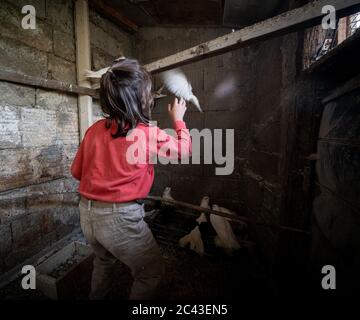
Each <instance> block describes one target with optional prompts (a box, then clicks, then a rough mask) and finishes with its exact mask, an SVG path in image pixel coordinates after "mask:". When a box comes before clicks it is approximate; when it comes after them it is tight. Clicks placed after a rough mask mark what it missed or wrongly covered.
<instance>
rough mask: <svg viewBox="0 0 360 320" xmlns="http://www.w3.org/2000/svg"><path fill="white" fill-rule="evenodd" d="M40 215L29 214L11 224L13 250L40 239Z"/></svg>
mask: <svg viewBox="0 0 360 320" xmlns="http://www.w3.org/2000/svg"><path fill="white" fill-rule="evenodd" d="M40 223H41V215H40V214H36V213H34V214H31V215H27V216H24V217H23V218H21V219H17V220H15V221H13V222H12V223H11V230H12V239H13V250H16V249H19V248H22V247H26V246H28V245H29V244H31V243H32V242H35V241H37V240H39V239H40V238H41V232H40Z"/></svg>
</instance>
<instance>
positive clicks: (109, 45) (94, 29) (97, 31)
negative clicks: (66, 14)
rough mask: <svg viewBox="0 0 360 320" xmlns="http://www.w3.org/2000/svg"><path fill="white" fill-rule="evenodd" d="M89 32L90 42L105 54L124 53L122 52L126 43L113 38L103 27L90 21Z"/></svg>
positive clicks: (119, 54) (116, 54)
mask: <svg viewBox="0 0 360 320" xmlns="http://www.w3.org/2000/svg"><path fill="white" fill-rule="evenodd" d="M90 34H91V37H90V42H91V44H92V45H93V46H95V47H97V48H100V49H102V50H103V51H105V52H106V53H107V54H109V55H111V56H114V57H120V56H122V55H125V53H124V52H125V51H126V48H127V47H128V43H121V42H119V41H115V39H114V38H113V37H112V36H111V35H110V34H108V33H106V32H105V31H104V30H103V29H101V28H99V27H98V26H96V25H94V24H93V23H91V22H90Z"/></svg>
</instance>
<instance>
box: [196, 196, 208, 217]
mask: <svg viewBox="0 0 360 320" xmlns="http://www.w3.org/2000/svg"><path fill="white" fill-rule="evenodd" d="M209 202H210V198H209V197H208V196H204V197H202V199H201V202H200V207H203V208H206V209H210V205H209ZM196 221H197V223H198V224H200V223H201V222H206V221H207V220H206V216H205V214H204V213H203V212H201V215H200V217H199V218H197V219H196Z"/></svg>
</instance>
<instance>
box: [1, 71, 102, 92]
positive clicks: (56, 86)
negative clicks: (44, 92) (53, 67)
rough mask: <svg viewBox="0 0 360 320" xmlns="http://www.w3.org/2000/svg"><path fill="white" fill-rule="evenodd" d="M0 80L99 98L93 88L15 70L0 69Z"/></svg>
mask: <svg viewBox="0 0 360 320" xmlns="http://www.w3.org/2000/svg"><path fill="white" fill-rule="evenodd" d="M0 80H1V81H6V82H11V83H16V84H22V85H26V86H32V87H38V88H44V89H50V90H55V91H60V92H66V93H71V94H86V95H89V96H92V97H94V98H99V94H98V92H97V91H96V90H94V89H91V88H86V87H82V86H78V85H76V84H71V83H66V82H62V81H57V80H50V79H40V78H36V77H31V76H26V75H22V74H18V73H14V72H8V71H2V70H0Z"/></svg>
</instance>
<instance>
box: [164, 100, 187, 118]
mask: <svg viewBox="0 0 360 320" xmlns="http://www.w3.org/2000/svg"><path fill="white" fill-rule="evenodd" d="M168 111H169V117H170V119H171V120H172V121H173V122H174V123H175V121H177V120H181V121H183V118H184V114H185V112H186V102H185V100H184V99H183V98H181V99H180V100H178V98H175V99H174V102H173V103H172V105H170V104H169V105H168Z"/></svg>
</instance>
